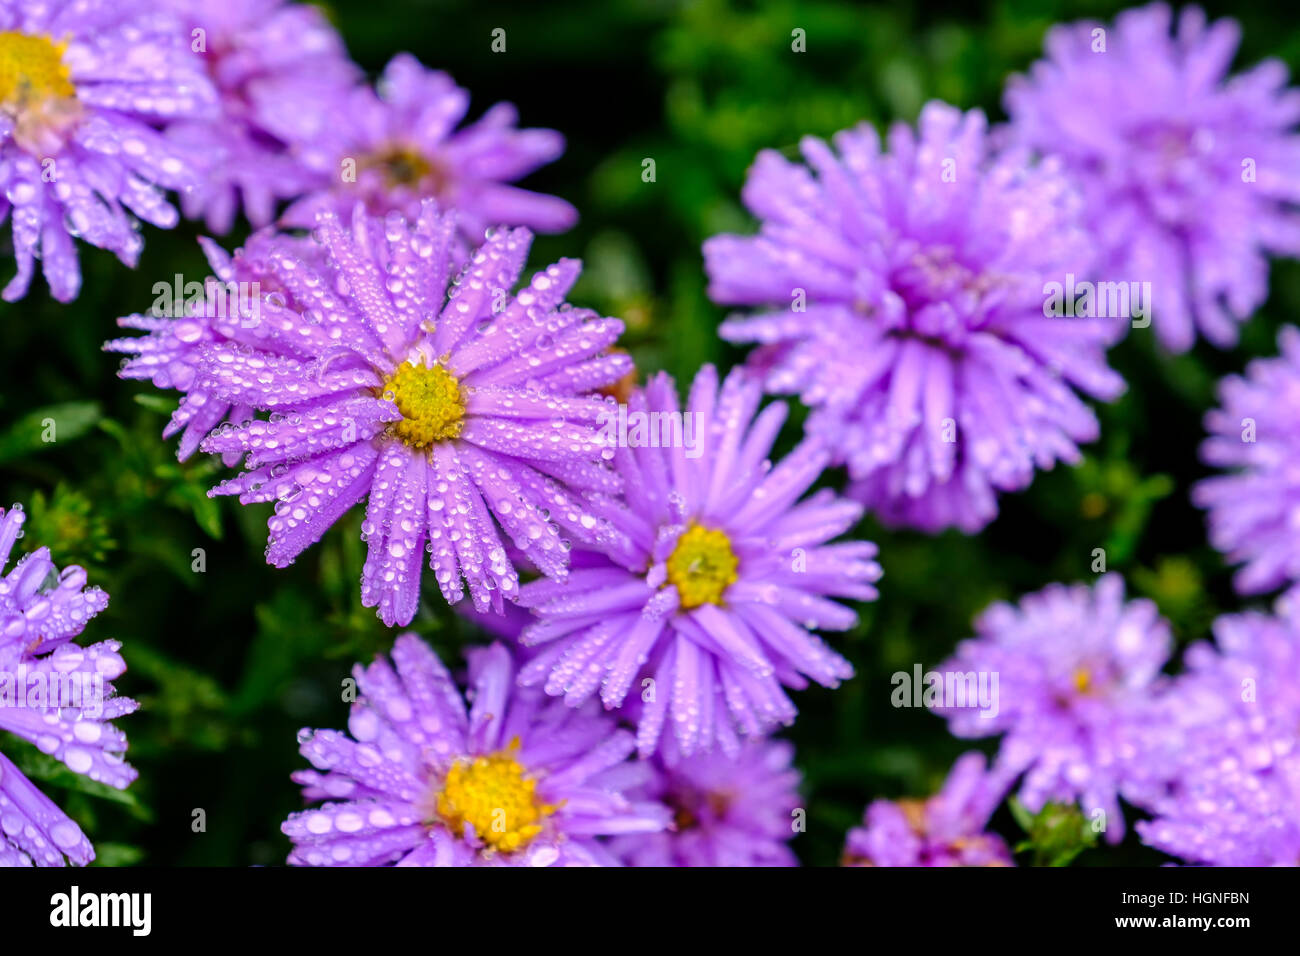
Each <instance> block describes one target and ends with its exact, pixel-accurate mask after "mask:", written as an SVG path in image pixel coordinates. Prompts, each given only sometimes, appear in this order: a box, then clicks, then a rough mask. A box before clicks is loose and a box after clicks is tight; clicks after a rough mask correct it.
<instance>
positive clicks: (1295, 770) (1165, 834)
mask: <svg viewBox="0 0 1300 956" xmlns="http://www.w3.org/2000/svg"><path fill="white" fill-rule="evenodd" d="M1214 636H1215V643H1214V645H1210V644H1207V643H1201V644H1197V645H1194V646H1193V647H1191V648H1189V649H1188V651H1187V654H1186V664H1187V670H1186V673H1184V674H1182V675H1181V676H1179V677H1178V678H1176V679H1175V681H1174V685H1173V687H1172V689H1171V690H1170V692H1169V693H1168V694H1166V695H1164V699H1163V705H1164V708H1165V710H1166V712H1167V714H1168V715H1169V719H1168V720H1167V722H1166V724H1165V725H1164V727H1162V728H1161V732H1160V733H1159V734H1158V735H1153V736H1152V741H1153V746H1152V747H1151V748H1150V749H1149V751H1148V752H1147V753H1146V755H1145V760H1146V762H1147V763H1148V765H1150V766H1152V767H1153V768H1154V769H1156V770H1159V771H1161V772H1162V773H1163V776H1164V777H1165V778H1166V779H1167V780H1168V784H1167V787H1166V789H1165V791H1164V793H1163V794H1162V795H1161V796H1160V797H1159V798H1157V799H1154V800H1147V801H1146V806H1147V807H1148V808H1149V809H1151V810H1152V811H1153V813H1154V815H1155V819H1153V820H1150V821H1142V822H1139V823H1138V824H1137V825H1136V829H1137V831H1138V833H1139V834H1140V835H1141V837H1142V840H1143V842H1145V843H1147V844H1149V845H1151V846H1153V847H1156V848H1157V849H1160V850H1163V851H1164V852H1166V853H1169V854H1172V855H1174V856H1177V857H1181V858H1182V859H1183V860H1185V861H1186V862H1188V863H1194V864H1197V863H1199V864H1212V865H1216V866H1278V865H1281V866H1295V865H1296V862H1297V860H1300V605H1297V604H1296V602H1295V601H1294V600H1291V601H1288V600H1283V601H1281V602H1279V607H1278V613H1277V615H1275V616H1270V615H1266V614H1261V613H1258V612H1249V613H1246V614H1240V615H1232V616H1228V617H1221V618H1219V619H1218V620H1217V621H1216V622H1215V625H1214Z"/></svg>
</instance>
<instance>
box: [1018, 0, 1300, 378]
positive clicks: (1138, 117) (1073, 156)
mask: <svg viewBox="0 0 1300 956" xmlns="http://www.w3.org/2000/svg"><path fill="white" fill-rule="evenodd" d="M1172 21H1173V14H1172V13H1171V12H1170V9H1169V7H1167V6H1165V5H1164V4H1152V5H1150V6H1147V7H1142V8H1140V9H1135V10H1126V11H1125V12H1123V13H1121V14H1120V15H1119V17H1118V18H1117V19H1116V21H1115V25H1114V27H1113V28H1112V29H1110V30H1106V29H1105V28H1104V27H1103V26H1102V24H1099V23H1094V22H1084V23H1075V24H1069V25H1065V26H1058V27H1055V28H1053V29H1052V30H1051V31H1049V33H1048V35H1047V41H1046V51H1047V59H1046V60H1043V61H1040V62H1038V63H1036V64H1034V67H1033V69H1032V70H1031V71H1030V74H1029V76H1028V77H1012V78H1011V80H1010V81H1009V82H1008V84H1007V92H1006V97H1005V102H1006V108H1007V112H1008V113H1009V114H1010V116H1011V120H1012V122H1011V127H1010V133H1011V135H1012V136H1014V137H1015V138H1016V139H1017V140H1018V141H1019V142H1021V143H1024V144H1026V145H1029V146H1031V147H1033V148H1035V149H1037V150H1040V151H1042V152H1044V153H1052V154H1055V155H1057V156H1059V157H1060V158H1061V159H1062V160H1063V162H1064V164H1065V167H1066V169H1067V171H1068V172H1069V173H1070V174H1071V175H1073V176H1075V177H1077V180H1078V182H1079V184H1080V186H1081V187H1082V189H1083V192H1084V195H1085V198H1086V203H1085V209H1086V210H1087V211H1088V224H1089V229H1090V231H1091V232H1092V234H1093V236H1094V237H1095V241H1096V243H1097V245H1098V252H1099V254H1100V259H1099V261H1098V262H1097V272H1098V274H1099V275H1100V276H1101V277H1103V278H1104V279H1105V280H1107V281H1126V282H1127V281H1145V282H1150V283H1151V286H1150V288H1151V289H1152V292H1153V295H1154V296H1155V299H1156V302H1157V307H1156V310H1155V312H1156V318H1155V327H1156V333H1157V335H1158V336H1159V339H1160V341H1161V343H1162V344H1163V345H1164V346H1165V347H1166V348H1168V349H1171V350H1173V351H1179V352H1181V351H1184V350H1186V349H1187V348H1189V347H1190V346H1191V345H1192V342H1193V341H1194V339H1195V337H1196V333H1197V330H1198V329H1199V331H1200V332H1201V333H1202V334H1204V336H1205V337H1206V338H1207V339H1209V340H1210V341H1211V342H1213V343H1214V344H1215V345H1218V346H1224V345H1230V344H1232V343H1233V342H1235V341H1236V339H1237V327H1236V323H1237V322H1239V321H1242V320H1244V319H1246V318H1247V317H1249V316H1250V314H1251V313H1252V312H1253V311H1254V310H1255V309H1256V308H1257V307H1258V306H1259V305H1260V304H1261V303H1262V302H1263V301H1264V299H1265V298H1266V297H1267V295H1268V261H1267V259H1266V254H1268V253H1274V254H1284V255H1296V254H1297V253H1300V217H1297V215H1296V213H1295V208H1294V206H1295V203H1296V202H1297V200H1300V137H1297V136H1296V135H1294V129H1295V125H1296V122H1297V120H1300V97H1297V95H1296V93H1295V91H1294V90H1289V89H1287V87H1286V82H1287V71H1286V68H1285V67H1284V66H1283V64H1282V63H1281V62H1280V61H1277V60H1269V61H1266V62H1264V63H1261V64H1259V65H1258V66H1256V67H1255V68H1254V69H1252V70H1250V71H1249V72H1246V73H1243V74H1240V75H1238V76H1234V77H1228V76H1227V73H1228V68H1229V67H1230V66H1231V64H1232V58H1233V55H1234V54H1235V52H1236V49H1237V43H1238V40H1239V37H1240V30H1239V28H1238V26H1237V24H1236V23H1235V22H1234V21H1232V20H1219V21H1217V22H1215V23H1213V24H1210V25H1207V23H1206V18H1205V13H1204V12H1203V11H1202V10H1200V9H1199V8H1197V7H1185V8H1184V9H1183V10H1182V12H1181V13H1180V15H1179V18H1178V23H1177V26H1176V29H1174V31H1173V33H1172V35H1171V32H1170V29H1171V26H1172V25H1173V23H1172Z"/></svg>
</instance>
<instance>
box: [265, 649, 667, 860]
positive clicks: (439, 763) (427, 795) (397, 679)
mask: <svg viewBox="0 0 1300 956" xmlns="http://www.w3.org/2000/svg"><path fill="white" fill-rule="evenodd" d="M393 664H394V665H395V669H394V667H393V666H390V665H389V663H388V661H387V660H386V659H384V658H382V657H381V658H377V659H376V660H375V662H374V663H373V664H371V665H370V666H369V667H367V668H362V667H360V666H359V665H358V666H357V667H356V668H354V670H353V674H354V676H355V678H356V681H357V686H358V688H359V689H360V692H361V696H360V697H359V698H358V699H357V701H356V703H354V704H353V705H352V714H351V716H350V718H349V720H348V731H349V733H347V734H344V733H341V732H338V731H333V730H318V731H314V732H313V731H309V730H304V731H303V732H302V734H301V735H300V737H299V740H300V742H301V744H302V746H301V750H302V754H303V756H304V757H306V758H307V759H308V760H309V761H311V763H312V765H313V766H314V767H315V768H316V769H315V770H303V771H299V772H297V773H295V774H294V775H293V778H294V780H295V781H296V782H297V783H299V784H301V785H302V787H303V792H304V795H305V796H306V798H307V799H308V800H325V801H328V802H326V803H325V804H324V805H322V806H320V807H317V808H314V809H310V810H305V811H303V812H301V813H295V814H293V815H292V816H291V817H289V819H288V820H287V821H286V822H285V823H284V825H283V827H282V829H283V830H284V833H285V834H286V835H287V836H288V837H289V839H290V840H292V841H293V844H294V849H293V853H292V854H291V855H290V857H289V862H290V863H293V864H298V865H306V866H380V865H385V864H389V863H396V864H397V865H399V866H552V865H558V866H565V865H578V866H583V865H586V866H605V865H617V863H618V861H617V860H616V859H615V858H614V857H613V856H611V855H610V853H609V852H608V851H607V850H606V849H605V847H604V846H602V845H601V841H600V838H602V837H607V836H613V835H621V834H631V833H648V832H654V831H656V830H660V829H662V828H663V827H664V826H666V825H667V823H668V811H667V809H666V808H665V807H664V806H662V805H661V804H658V803H654V802H651V801H646V800H638V799H632V798H629V797H628V796H626V795H625V793H624V791H625V790H627V789H631V788H636V787H640V786H643V785H644V783H645V779H646V775H647V773H648V768H647V767H645V766H644V765H641V764H638V763H634V762H629V761H628V759H627V758H628V757H629V756H630V755H631V754H632V752H633V750H634V746H635V745H634V742H633V740H632V735H631V734H630V733H629V732H628V731H626V730H620V729H618V727H617V725H616V724H615V723H614V721H613V720H612V719H610V718H608V717H606V716H605V715H603V714H601V713H600V712H599V709H598V708H596V707H595V706H594V705H593V706H591V707H587V708H584V709H581V710H575V709H573V708H570V707H566V706H565V705H564V704H563V703H562V702H560V701H554V700H551V699H549V698H547V697H546V696H545V695H544V694H540V693H538V692H536V691H524V690H519V689H517V688H516V687H515V686H514V664H513V662H512V661H511V658H510V655H509V653H508V652H507V651H506V649H505V648H504V647H503V646H502V645H500V644H493V645H492V646H491V647H487V648H479V649H476V650H472V651H470V652H469V688H470V689H469V691H468V693H467V694H466V697H465V699H462V697H461V694H460V692H459V691H458V690H457V688H456V684H455V683H454V682H453V680H452V678H451V675H450V674H448V672H447V670H446V668H444V667H443V665H442V662H441V661H439V660H438V657H437V655H435V654H434V653H433V651H431V650H430V649H429V647H428V645H426V644H424V643H423V642H422V641H421V640H420V639H419V638H418V637H416V636H415V635H414V634H404V635H402V636H400V637H398V638H397V641H396V643H395V644H394V645H393ZM467 701H468V704H469V706H468V708H467V707H466V702H467Z"/></svg>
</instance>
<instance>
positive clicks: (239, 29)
mask: <svg viewBox="0 0 1300 956" xmlns="http://www.w3.org/2000/svg"><path fill="white" fill-rule="evenodd" d="M166 5H167V6H169V7H171V8H172V9H174V10H175V11H176V12H177V14H178V15H179V16H180V18H181V20H182V22H183V23H184V25H185V30H186V40H187V42H188V43H189V45H190V49H191V50H192V51H193V52H194V55H195V56H196V58H197V59H198V60H199V62H200V63H201V66H202V69H203V70H204V71H205V72H206V75H207V76H208V77H209V78H210V79H211V81H212V84H213V86H214V87H215V88H216V91H217V96H218V105H219V107H220V114H219V115H218V116H216V117H214V118H212V119H210V120H206V121H203V122H183V123H177V124H175V125H174V126H172V127H171V129H169V130H168V135H169V136H171V137H172V138H173V139H175V140H176V141H177V142H179V143H182V144H184V146H185V147H186V149H187V150H189V151H191V152H193V153H195V154H196V155H199V156H202V157H203V168H202V170H201V173H202V175H201V177H200V179H199V182H198V185H197V186H196V187H195V188H194V189H193V190H190V191H188V192H186V193H185V194H184V195H183V196H182V197H181V206H182V208H183V209H184V210H185V215H186V216H188V217H189V218H192V219H195V218H199V217H203V218H204V219H206V221H207V226H208V229H210V230H212V232H214V233H216V234H224V233H227V232H229V231H230V229H231V226H233V225H234V220H235V215H236V214H237V213H238V211H239V208H240V205H241V202H242V205H243V210H244V214H245V215H246V216H247V217H248V221H249V222H250V223H252V224H253V226H254V227H262V226H266V225H269V224H270V222H271V220H272V218H273V217H274V215H275V206H276V203H277V202H278V201H279V200H282V199H289V198H294V197H297V196H300V195H302V194H303V193H305V192H307V191H308V190H311V189H318V188H320V187H321V186H323V185H324V184H325V183H326V182H327V179H326V177H325V176H324V175H322V174H321V173H319V172H312V171H311V170H309V169H307V167H306V166H305V165H304V163H303V161H302V160H301V158H300V157H299V155H298V152H299V151H300V150H301V149H302V147H303V146H304V144H314V143H317V142H319V141H320V140H321V139H322V137H324V136H326V135H327V134H328V133H329V132H330V130H331V127H332V125H333V123H334V122H335V121H336V120H337V116H338V111H339V109H340V107H341V105H342V104H343V103H345V102H346V101H347V100H348V98H349V97H350V96H351V94H352V90H353V89H354V88H355V87H356V86H357V85H358V82H359V81H360V80H361V79H362V73H361V70H360V69H359V68H358V67H357V66H356V65H354V64H353V63H352V62H351V61H350V60H349V59H348V57H347V51H346V50H345V49H344V47H343V41H342V40H341V39H340V38H339V35H338V33H337V32H336V31H335V30H334V28H333V27H332V26H331V25H330V23H329V21H328V20H326V19H325V15H324V14H323V13H322V12H321V11H320V10H319V9H317V8H316V7H314V6H312V5H310V4H305V3H287V2H285V0H222V2H221V3H213V2H211V0H167V3H166Z"/></svg>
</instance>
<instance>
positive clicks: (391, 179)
mask: <svg viewBox="0 0 1300 956" xmlns="http://www.w3.org/2000/svg"><path fill="white" fill-rule="evenodd" d="M361 165H362V166H363V167H365V168H368V169H379V170H382V171H383V174H384V181H385V183H386V184H387V186H388V188H389V189H397V188H398V187H399V186H409V187H411V188H413V189H421V191H422V192H429V193H430V194H432V195H438V194H440V193H441V191H442V187H443V186H444V185H445V182H444V179H445V177H444V175H443V173H442V171H441V169H440V168H439V167H438V166H437V165H435V164H434V163H433V161H432V160H430V159H429V157H427V156H425V155H424V154H423V153H421V152H419V151H418V150H416V149H414V148H412V147H409V146H392V147H390V148H388V149H386V150H384V151H383V152H381V153H376V154H375V155H373V156H371V157H370V158H369V159H367V160H365V161H363V162H362V164H361ZM425 186H427V187H428V188H427V189H425V188H423V187H425Z"/></svg>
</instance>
